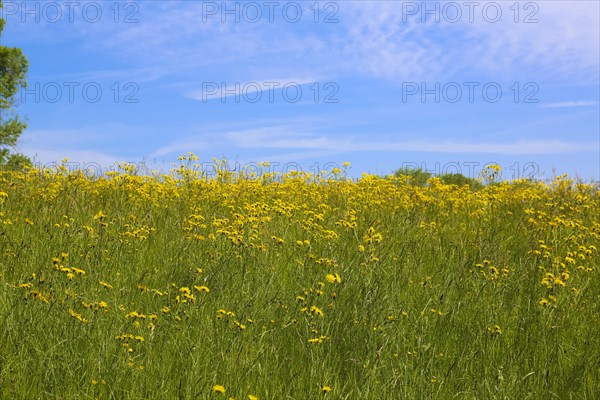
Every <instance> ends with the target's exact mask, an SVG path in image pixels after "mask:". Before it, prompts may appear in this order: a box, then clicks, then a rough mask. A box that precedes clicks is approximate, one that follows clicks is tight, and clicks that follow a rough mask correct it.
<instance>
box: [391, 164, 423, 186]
mask: <svg viewBox="0 0 600 400" xmlns="http://www.w3.org/2000/svg"><path fill="white" fill-rule="evenodd" d="M403 175H404V176H407V177H409V178H410V183H411V184H413V185H416V186H425V185H426V184H427V180H428V179H429V178H431V174H430V173H429V172H427V171H423V170H422V169H421V168H411V167H402V168H400V169H398V170H396V171H395V172H394V176H396V177H400V176H403Z"/></svg>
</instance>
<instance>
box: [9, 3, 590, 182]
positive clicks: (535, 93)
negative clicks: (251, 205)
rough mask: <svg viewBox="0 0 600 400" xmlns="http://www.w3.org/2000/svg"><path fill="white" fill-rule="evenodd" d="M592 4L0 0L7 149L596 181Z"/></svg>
mask: <svg viewBox="0 0 600 400" xmlns="http://www.w3.org/2000/svg"><path fill="white" fill-rule="evenodd" d="M599 4H600V2H598V1H595V0H594V1H536V2H515V1H498V2H447V1H441V2H435V1H428V2H401V1H346V0H344V1H313V0H311V1H296V2H288V1H285V2H284V1H271V2H270V1H256V2H253V1H244V2H234V1H227V2H223V1H216V2H212V1H137V2H114V1H75V2H68V1H65V2H61V1H57V2H52V1H43V2H42V1H37V2H36V1H25V2H23V1H15V2H10V1H4V9H3V11H2V17H3V18H4V19H6V20H7V26H6V28H5V31H4V33H3V36H2V44H3V45H7V46H17V47H21V48H22V49H23V51H24V52H25V54H26V55H27V57H28V58H29V61H30V70H29V74H28V81H29V87H28V89H27V91H25V92H23V93H21V96H19V98H18V100H19V103H20V104H19V106H18V108H17V111H18V112H19V114H21V115H27V116H28V121H29V127H28V129H27V130H26V131H25V133H24V134H23V136H22V137H21V141H20V145H19V150H20V151H22V152H24V153H26V154H27V155H29V156H31V157H33V158H34V159H35V161H36V162H38V163H41V164H46V163H50V162H52V161H59V160H61V159H62V158H64V157H65V156H68V157H69V158H70V160H71V161H72V162H76V163H79V165H81V166H85V165H87V166H92V165H94V166H95V165H98V166H100V167H101V168H108V167H109V166H111V165H113V164H114V163H115V162H117V161H129V162H140V161H142V160H143V161H145V162H146V163H147V164H149V165H152V166H159V167H160V166H162V167H165V166H166V168H168V165H169V163H170V162H173V161H176V159H177V157H178V156H179V155H182V154H184V153H186V152H188V151H191V152H194V153H196V154H197V155H198V156H199V157H200V159H201V161H203V162H206V163H207V168H209V167H208V163H210V162H211V160H212V159H213V157H217V158H226V159H228V160H229V162H230V167H231V168H234V167H235V166H243V165H253V164H252V163H253V162H259V161H269V162H271V164H272V167H271V168H272V170H275V171H278V172H281V171H283V170H285V169H299V168H301V169H303V170H306V171H309V170H310V171H313V172H314V171H316V170H321V169H323V168H330V167H331V166H334V165H341V164H342V162H344V161H349V162H351V163H352V167H351V169H350V175H351V176H360V174H361V173H362V172H370V173H376V174H389V173H391V172H392V171H394V170H395V169H397V168H398V167H401V166H403V165H404V166H416V165H419V166H421V167H422V168H424V169H426V170H429V171H431V172H438V173H441V172H462V173H463V174H465V175H469V176H477V175H478V174H479V173H480V172H481V170H482V168H483V167H484V166H485V165H486V164H488V163H498V164H499V165H500V166H502V167H503V170H504V173H503V178H505V179H511V178H516V177H528V176H535V177H537V178H550V177H552V176H553V174H555V173H556V174H561V173H568V174H570V175H572V176H580V177H581V178H584V179H590V178H594V179H598V178H599V177H600V143H599V140H600V138H599V134H600V98H599V97H600V44H599V37H600V27H599V19H600V9H599Z"/></svg>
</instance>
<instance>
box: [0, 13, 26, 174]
mask: <svg viewBox="0 0 600 400" xmlns="http://www.w3.org/2000/svg"><path fill="white" fill-rule="evenodd" d="M0 8H2V1H0ZM4 24H5V21H4V20H3V19H2V18H0V36H1V35H2V30H3V29H4ZM28 66H29V64H28V62H27V58H26V57H25V56H24V55H23V52H22V51H21V49H18V48H13V47H7V46H1V45H0V167H2V168H10V169H14V168H15V167H18V166H19V165H22V164H25V165H27V164H31V161H30V160H29V159H28V158H27V157H26V156H24V155H22V154H11V153H10V150H12V149H14V147H15V146H16V145H17V140H18V139H19V136H21V133H22V132H23V130H24V129H25V128H26V127H27V124H26V123H25V122H24V121H22V120H21V119H19V116H18V115H16V112H15V111H14V105H15V104H14V96H15V94H16V93H17V91H18V90H19V88H21V87H27V82H26V81H25V75H26V74H27V69H28Z"/></svg>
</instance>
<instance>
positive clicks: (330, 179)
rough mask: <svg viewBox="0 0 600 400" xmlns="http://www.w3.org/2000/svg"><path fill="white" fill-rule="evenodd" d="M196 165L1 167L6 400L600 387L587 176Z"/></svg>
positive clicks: (594, 200) (597, 227) (599, 203)
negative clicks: (468, 178)
mask: <svg viewBox="0 0 600 400" xmlns="http://www.w3.org/2000/svg"><path fill="white" fill-rule="evenodd" d="M194 162H195V157H193V156H192V155H189V156H187V157H185V158H184V160H182V163H183V164H182V166H181V167H180V168H179V169H177V170H176V171H174V172H173V173H172V174H171V175H169V176H164V175H163V176H155V177H147V176H137V175H136V174H135V173H134V171H133V169H132V168H131V167H130V166H126V165H123V166H122V168H121V171H120V172H114V173H110V174H107V176H105V177H101V178H98V177H86V175H84V174H83V173H80V172H68V171H67V170H66V168H65V167H60V168H57V169H55V170H52V171H50V170H46V171H37V170H32V171H30V172H28V173H12V172H3V173H0V263H1V265H0V284H1V287H2V289H1V291H0V324H1V325H0V393H1V398H5V399H95V398H97V399H213V398H214V399H230V398H233V399H236V400H240V399H256V398H258V399H261V400H265V399H277V400H279V399H299V400H305V399H349V400H354V399H478V400H479V399H536V400H537V399H561V400H562V399H598V398H600V332H599V327H600V279H599V271H598V268H599V262H598V261H599V259H600V258H599V256H598V248H599V247H600V194H599V193H598V191H597V189H596V188H594V187H592V186H591V185H585V184H582V183H577V182H574V181H572V180H570V179H568V178H567V177H564V176H563V177H557V178H556V179H555V180H554V181H553V182H548V183H539V182H525V181H520V182H513V183H496V184H490V185H487V186H486V187H485V188H483V189H481V190H478V191H472V190H471V189H469V187H468V186H464V187H458V186H450V185H443V184H441V183H440V181H439V180H436V179H435V178H434V179H432V180H430V181H429V184H428V186H426V187H417V186H413V185H411V184H410V183H409V182H407V181H406V178H404V177H400V178H380V177H376V176H367V175H365V176H363V178H362V179H360V180H359V181H352V180H347V179H345V177H344V176H345V175H344V174H345V172H344V171H340V170H334V171H331V172H330V173H327V174H322V175H320V176H316V177H315V176H309V175H307V174H301V173H299V174H291V175H288V176H286V177H275V176H273V175H269V174H266V175H262V176H260V177H255V176H245V175H244V174H237V175H234V174H231V173H221V174H219V176H218V177H215V178H213V179H203V178H202V177H201V176H198V172H197V171H196V170H195V169H194V165H193V164H194ZM492 172H493V171H492Z"/></svg>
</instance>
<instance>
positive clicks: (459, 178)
mask: <svg viewBox="0 0 600 400" xmlns="http://www.w3.org/2000/svg"><path fill="white" fill-rule="evenodd" d="M440 179H441V180H442V182H444V183H445V184H446V185H457V186H464V185H469V186H470V187H471V189H472V190H479V189H481V188H483V183H481V182H480V181H479V180H477V179H475V178H469V177H466V176H464V175H463V174H459V173H454V174H443V175H440Z"/></svg>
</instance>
